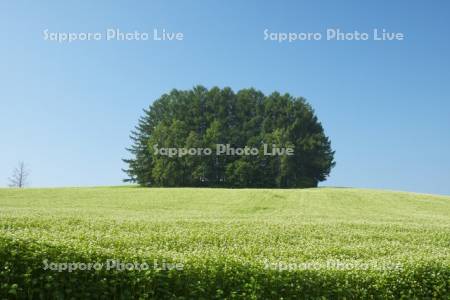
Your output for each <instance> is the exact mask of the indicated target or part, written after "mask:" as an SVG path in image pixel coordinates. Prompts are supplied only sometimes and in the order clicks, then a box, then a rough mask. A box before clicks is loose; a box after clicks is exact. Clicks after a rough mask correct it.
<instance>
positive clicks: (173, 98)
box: [124, 86, 335, 188]
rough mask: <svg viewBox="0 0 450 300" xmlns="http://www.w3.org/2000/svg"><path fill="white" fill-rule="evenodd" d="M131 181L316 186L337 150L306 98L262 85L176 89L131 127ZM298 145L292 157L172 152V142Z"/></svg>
mask: <svg viewBox="0 0 450 300" xmlns="http://www.w3.org/2000/svg"><path fill="white" fill-rule="evenodd" d="M130 137H131V139H132V142H133V144H132V145H131V147H130V148H129V149H128V150H129V152H130V153H131V156H132V157H131V158H130V159H124V162H125V163H127V165H128V168H127V169H126V170H124V171H125V172H126V174H127V175H128V178H127V179H125V181H128V182H135V183H138V184H140V185H142V186H168V187H169V186H170V187H270V188H276V187H277V188H289V187H315V186H317V184H318V183H319V182H320V181H323V180H325V179H326V178H327V176H328V175H329V173H330V171H331V169H332V167H333V166H334V165H335V162H334V151H333V150H332V148H331V143H330V140H329V138H328V137H327V136H326V135H325V133H324V130H323V127H322V125H321V123H320V122H319V121H318V119H317V117H316V115H315V114H314V111H313V109H312V108H311V106H310V105H309V104H308V103H307V102H306V100H305V99H304V98H296V97H292V96H290V95H289V94H283V95H281V94H280V93H278V92H274V93H272V94H270V95H267V96H266V95H264V94H263V93H262V92H260V91H257V90H255V89H252V88H251V89H243V90H240V91H238V92H233V90H232V89H230V88H223V89H220V88H218V87H214V88H211V89H209V90H208V89H206V88H205V87H202V86H197V87H194V88H193V89H192V90H186V91H181V90H172V91H171V92H170V93H168V94H164V95H162V96H161V97H160V98H159V99H158V100H156V101H154V102H153V104H152V105H150V107H149V108H148V109H145V110H144V115H143V116H142V117H141V118H140V119H139V122H138V125H137V126H136V128H135V130H133V131H132V133H131V136H130ZM216 144H230V145H231V146H232V147H245V146H248V147H255V148H258V149H260V148H261V147H262V145H263V144H270V145H276V146H278V147H293V148H294V155H291V156H287V155H284V156H281V155H280V156H265V155H262V151H260V153H261V154H259V155H252V156H227V155H215V154H213V155H207V156H193V155H186V156H182V157H168V156H164V155H160V154H157V153H154V151H153V146H154V145H158V147H167V148H197V147H202V148H205V147H210V148H215V145H216Z"/></svg>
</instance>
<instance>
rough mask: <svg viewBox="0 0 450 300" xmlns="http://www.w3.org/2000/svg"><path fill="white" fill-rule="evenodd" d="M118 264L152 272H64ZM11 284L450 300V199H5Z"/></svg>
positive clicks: (188, 193)
mask: <svg viewBox="0 0 450 300" xmlns="http://www.w3.org/2000/svg"><path fill="white" fill-rule="evenodd" d="M108 259H110V260H115V261H116V262H117V261H121V262H123V263H135V262H139V264H141V265H140V266H141V267H142V266H143V265H142V264H143V263H148V266H149V268H148V269H146V268H145V269H144V267H142V268H141V269H138V268H137V267H135V268H134V269H130V270H120V269H119V267H117V268H115V267H114V268H111V269H109V270H107V269H106V268H105V267H104V265H103V266H102V267H101V268H100V267H99V268H98V269H95V268H92V269H90V270H80V269H76V270H72V271H71V272H68V270H61V271H57V270H55V266H56V265H57V264H56V263H59V264H58V265H57V266H58V268H64V266H67V265H64V264H65V263H75V262H80V263H84V264H85V265H87V264H88V263H96V262H98V263H105V262H106V261H107V260H108ZM45 260H47V264H50V263H54V264H53V265H52V266H53V267H48V268H46V263H44V261H45ZM176 264H178V266H182V267H180V268H179V269H176V268H173V267H174V266H175V265H176ZM163 265H165V266H168V267H167V268H163V267H162V266H163ZM47 266H49V265H47ZM80 266H81V265H80V264H79V265H78V267H79V268H82V267H80ZM169 267H172V268H169ZM168 269H170V270H168ZM0 284H1V287H0V296H1V297H0V298H7V299H14V298H15V297H17V298H27V297H29V298H31V297H32V298H39V297H41V298H43V299H48V298H61V299H69V298H70V297H71V296H72V297H75V298H104V299H111V298H116V299H121V298H124V299H126V298H139V297H141V298H156V299H160V298H177V297H180V298H181V297H183V296H184V297H185V298H189V299H191V298H192V299H213V298H219V299H220V298H245V299H252V298H255V299H260V298H264V299H268V298H273V299H280V298H285V299H290V298H293V299H296V298H297V299H298V298H319V297H324V298H350V299H352V298H355V299H361V298H395V299H397V298H401V297H403V298H405V299H411V298H418V299H422V298H437V299H448V298H449V297H450V197H444V196H432V195H422V194H412V193H400V192H385V191H374V190H358V189H347V188H319V189H304V190H276V189H194V188H183V189H181V188H177V189H175V188H174V189H169V188H167V189H164V188H161V189H149V188H137V187H104V188H61V189H23V190H19V189H0Z"/></svg>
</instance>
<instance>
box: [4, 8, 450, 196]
mask: <svg viewBox="0 0 450 300" xmlns="http://www.w3.org/2000/svg"><path fill="white" fill-rule="evenodd" d="M94 2H95V3H94ZM107 28H119V29H120V30H121V31H134V30H138V31H140V32H152V31H153V29H154V28H157V29H160V30H162V29H163V28H164V29H166V30H167V31H171V32H182V33H183V34H184V40H183V41H152V40H149V41H104V40H102V41H78V42H72V43H57V42H52V41H45V40H44V38H43V36H44V35H43V31H44V30H45V29H48V30H49V31H50V32H104V31H105V30H106V29H107ZM327 28H340V29H341V30H342V31H345V32H352V31H354V30H357V31H359V32H369V33H371V32H372V30H373V29H374V28H378V29H383V28H384V29H386V30H388V31H391V32H402V33H404V34H405V36H406V38H405V40H403V41H384V42H380V41H372V40H369V41H326V40H321V41H297V42H292V43H287V42H284V43H278V42H276V41H265V40H264V34H263V32H264V30H265V29H269V30H270V32H321V33H323V32H324V31H325V30H326V29H327ZM0 34H1V47H0V65H1V68H0V104H1V105H0V133H1V155H0V186H6V185H7V183H8V181H7V178H8V176H9V175H10V174H11V171H12V169H13V168H14V166H15V165H16V164H17V162H18V161H25V162H26V163H27V165H28V166H29V168H30V169H31V175H30V181H31V186H33V187H40V186H93V185H117V184H122V183H121V180H122V179H123V178H124V174H123V173H122V172H121V168H122V167H124V164H123V163H122V161H121V158H124V157H127V156H128V154H127V152H126V151H125V147H127V146H129V144H130V141H129V138H128V135H129V131H130V130H131V129H132V128H133V126H134V125H135V124H136V122H137V119H138V118H139V116H140V115H141V112H142V109H143V108H146V107H148V105H149V104H150V103H151V102H152V101H153V100H155V99H157V98H158V97H159V96H160V95H161V94H163V93H165V92H167V91H169V90H170V89H172V88H178V89H189V88H191V87H193V86H194V85H197V84H201V85H204V86H206V87H212V86H216V85H217V86H220V87H225V86H230V87H232V88H233V89H234V90H239V89H241V88H247V87H255V88H257V89H260V90H262V91H263V92H265V93H270V92H272V91H275V90H277V91H280V92H288V93H290V94H292V95H294V96H303V97H305V98H307V99H308V101H309V102H310V103H311V105H312V106H313V107H314V108H315V110H316V113H317V115H318V117H319V119H320V120H321V122H322V124H323V125H324V128H325V130H326V133H327V135H328V136H329V137H330V138H331V141H332V146H333V148H334V149H335V150H336V161H337V166H336V167H335V168H334V169H333V171H332V173H331V176H330V178H329V179H328V180H327V181H326V182H323V183H322V185H326V186H352V187H364V188H382V189H392V190H405V191H415V192H424V193H440V194H450V155H449V153H450V118H449V116H450V82H449V81H450V59H449V53H450V4H449V2H448V1H384V2H382V1H370V2H363V1H345V3H337V1H309V2H304V1H302V2H300V1H271V2H264V3H263V2H261V1H121V2H116V3H110V1H64V2H61V1H42V2H39V3H36V2H33V1H2V2H0Z"/></svg>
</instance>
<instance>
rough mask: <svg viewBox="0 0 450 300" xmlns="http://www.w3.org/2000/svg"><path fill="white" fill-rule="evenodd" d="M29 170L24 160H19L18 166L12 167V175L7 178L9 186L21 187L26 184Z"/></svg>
mask: <svg viewBox="0 0 450 300" xmlns="http://www.w3.org/2000/svg"><path fill="white" fill-rule="evenodd" d="M28 175H29V172H28V170H27V167H26V166H25V163H24V162H22V161H21V162H19V164H18V166H17V167H16V168H15V169H14V171H13V174H12V176H11V177H10V178H9V186H10V187H17V188H23V187H24V186H25V185H27V179H28Z"/></svg>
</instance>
